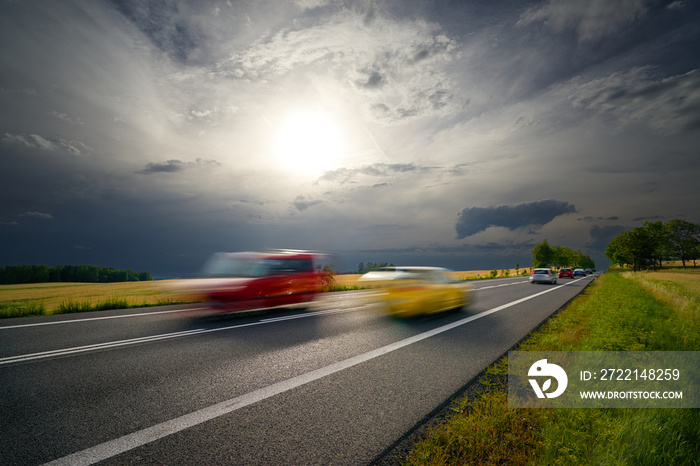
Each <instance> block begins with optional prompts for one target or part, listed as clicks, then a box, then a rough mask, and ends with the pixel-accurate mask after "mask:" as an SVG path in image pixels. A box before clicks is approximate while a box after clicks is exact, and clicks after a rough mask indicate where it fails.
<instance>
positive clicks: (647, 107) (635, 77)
mask: <svg viewBox="0 0 700 466" xmlns="http://www.w3.org/2000/svg"><path fill="white" fill-rule="evenodd" d="M651 72H652V69H651V68H649V67H639V68H634V69H632V70H627V71H620V72H616V73H612V74H610V75H608V76H604V77H602V78H598V79H594V80H591V81H588V82H585V83H582V84H578V85H576V84H575V86H576V89H575V90H574V91H573V93H572V95H573V98H572V103H573V106H574V108H578V109H586V110H592V111H594V112H596V113H601V114H608V115H612V116H614V117H616V119H617V120H618V121H619V122H620V123H621V124H623V125H625V124H630V123H633V122H642V123H645V124H647V125H648V126H650V127H651V128H653V129H654V130H656V131H658V132H659V133H661V134H676V133H680V132H695V131H697V130H698V129H699V128H700V112H698V109H699V108H700V69H695V70H692V71H689V72H688V73H684V74H681V75H676V76H670V77H666V78H663V79H653V78H652V77H651V76H650V73H651Z"/></svg>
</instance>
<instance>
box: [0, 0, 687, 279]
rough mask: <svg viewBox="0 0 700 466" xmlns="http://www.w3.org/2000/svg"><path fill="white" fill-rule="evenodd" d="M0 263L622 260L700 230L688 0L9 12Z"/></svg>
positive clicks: (1, 16) (2, 102) (154, 4)
mask: <svg viewBox="0 0 700 466" xmlns="http://www.w3.org/2000/svg"><path fill="white" fill-rule="evenodd" d="M0 44H2V45H0V265H14V264H45V265H49V266H54V265H77V264H95V265H99V266H104V267H115V268H130V269H132V270H135V271H149V272H151V273H152V274H153V275H154V276H156V277H160V278H165V277H181V276H190V275H194V274H196V273H197V272H198V271H199V270H200V267H201V266H202V264H203V263H204V262H205V261H206V259H207V258H208V257H209V256H210V255H211V254H213V253H215V252H218V251H249V250H261V249H268V248H293V249H312V250H318V251H325V252H328V253H331V254H332V256H331V257H332V261H331V262H333V263H334V264H335V266H336V268H337V270H339V271H341V272H345V271H352V270H354V269H356V268H357V265H358V263H359V262H361V261H362V262H370V261H371V262H384V261H386V262H391V263H395V264H396V265H436V266H443V267H449V268H452V269H456V270H491V269H502V268H511V267H515V266H516V264H518V265H519V266H520V267H521V268H523V267H529V266H530V265H531V263H532V249H533V248H534V246H535V245H536V244H538V243H540V242H542V241H543V240H545V239H547V240H548V241H549V243H550V244H553V245H560V246H568V247H570V248H572V249H574V250H580V251H582V252H583V253H586V254H589V255H590V256H591V257H592V258H593V260H594V261H595V262H596V264H597V265H598V266H599V267H600V268H604V267H606V266H607V265H608V262H607V260H606V258H605V255H604V251H605V247H606V245H607V243H608V241H609V240H610V239H611V238H612V237H614V236H615V235H617V234H619V233H620V232H622V231H624V230H625V229H628V228H630V227H634V226H639V225H641V224H642V223H643V222H644V221H646V220H664V221H665V220H670V219H672V218H684V219H686V220H689V221H691V222H695V223H700V54H698V50H700V4H699V3H698V2H697V1H691V0H658V1H656V0H587V1H583V0H581V1H575V0H546V1H522V0H518V1H514V0H502V1H490V0H488V1H487V0H480V1H479V0H477V1H456V0H455V1H437V0H431V1H429V0H405V1H404V0H387V1H379V0H376V1H375V0H361V1H341V0H275V1H268V0H249V1H234V0H228V1H227V0H210V1H200V0H197V1H194V0H189V1H187V0H153V1H145V0H144V1H124V0H112V1H108V0H85V1H79V0H65V1H61V2H55V1H52V0H31V1H22V0H0Z"/></svg>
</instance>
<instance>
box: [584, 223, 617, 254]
mask: <svg viewBox="0 0 700 466" xmlns="http://www.w3.org/2000/svg"><path fill="white" fill-rule="evenodd" d="M625 230H627V227H623V226H620V225H609V226H604V227H601V226H598V225H593V227H591V230H590V234H591V238H592V239H593V241H591V242H590V243H587V244H586V247H588V248H590V249H592V250H594V251H596V252H599V253H604V252H605V249H606V248H607V247H608V243H609V242H610V240H611V239H613V238H614V237H616V236H617V235H619V234H620V233H622V232H623V231H625Z"/></svg>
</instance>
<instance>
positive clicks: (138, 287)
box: [0, 280, 199, 317]
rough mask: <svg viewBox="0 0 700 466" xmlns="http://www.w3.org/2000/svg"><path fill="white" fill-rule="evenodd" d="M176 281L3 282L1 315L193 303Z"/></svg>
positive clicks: (0, 295)
mask: <svg viewBox="0 0 700 466" xmlns="http://www.w3.org/2000/svg"><path fill="white" fill-rule="evenodd" d="M173 284H174V281H171V280H159V281H145V282H122V283H30V284H22V285H0V317H13V316H21V315H41V314H54V313H64V312H81V311H91V310H100V309H110V308H111V309H118V308H128V307H140V306H154V305H165V304H174V303H182V302H193V301H197V300H198V299H199V298H198V297H197V296H196V295H193V294H188V293H183V292H181V291H178V290H177V289H176V288H175V287H174V286H173Z"/></svg>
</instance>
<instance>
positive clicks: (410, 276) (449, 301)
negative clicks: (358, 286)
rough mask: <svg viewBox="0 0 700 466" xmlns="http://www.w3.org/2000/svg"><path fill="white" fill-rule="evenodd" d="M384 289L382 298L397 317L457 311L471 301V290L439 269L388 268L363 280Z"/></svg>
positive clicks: (371, 273)
mask: <svg viewBox="0 0 700 466" xmlns="http://www.w3.org/2000/svg"><path fill="white" fill-rule="evenodd" d="M362 280H363V281H371V282H375V283H377V284H379V286H381V287H382V288H383V292H382V295H381V299H382V301H383V302H384V305H385V307H386V309H387V311H388V312H389V313H390V314H392V315H395V316H397V317H413V316H417V315H421V314H435V313H438V312H444V311H449V310H451V309H457V308H460V307H463V306H466V304H467V303H468V302H469V288H468V287H467V286H466V285H464V284H463V283H460V282H457V281H455V280H454V278H453V277H452V271H450V270H448V269H443V268H440V267H388V268H385V269H382V270H380V271H377V272H370V273H367V274H365V275H364V276H363V277H362Z"/></svg>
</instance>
